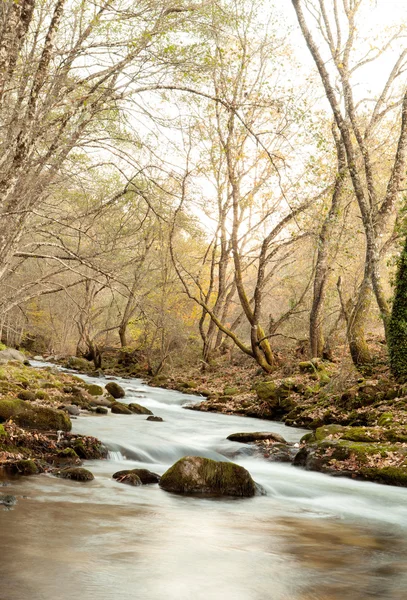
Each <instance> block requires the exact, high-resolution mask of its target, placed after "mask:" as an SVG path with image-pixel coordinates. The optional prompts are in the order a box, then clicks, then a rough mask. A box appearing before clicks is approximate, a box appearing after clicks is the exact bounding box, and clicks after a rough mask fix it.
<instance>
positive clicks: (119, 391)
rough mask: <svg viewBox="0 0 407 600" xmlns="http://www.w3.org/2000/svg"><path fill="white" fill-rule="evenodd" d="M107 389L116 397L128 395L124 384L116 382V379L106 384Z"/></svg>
mask: <svg viewBox="0 0 407 600" xmlns="http://www.w3.org/2000/svg"><path fill="white" fill-rule="evenodd" d="M106 389H107V391H108V392H109V394H110V395H111V396H113V398H116V399H117V398H124V397H125V395H126V392H125V391H124V389H123V388H122V386H121V385H119V384H118V383H116V382H115V381H109V383H108V384H106Z"/></svg>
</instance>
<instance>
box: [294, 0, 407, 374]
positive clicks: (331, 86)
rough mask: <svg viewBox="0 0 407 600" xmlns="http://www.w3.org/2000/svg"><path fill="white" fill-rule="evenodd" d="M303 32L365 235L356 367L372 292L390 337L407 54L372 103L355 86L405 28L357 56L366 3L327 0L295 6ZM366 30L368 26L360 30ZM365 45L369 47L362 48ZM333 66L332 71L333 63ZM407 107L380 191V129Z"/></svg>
mask: <svg viewBox="0 0 407 600" xmlns="http://www.w3.org/2000/svg"><path fill="white" fill-rule="evenodd" d="M292 4H293V7H294V10H295V12H296V15H297V19H298V23H299V25H300V28H301V31H302V34H303V36H304V39H305V41H306V43H307V46H308V49H309V50H310V52H311V55H312V58H313V60H314V62H315V64H316V67H317V69H318V72H319V75H320V78H321V81H322V84H323V87H324V90H325V93H326V97H327V100H328V102H329V105H330V108H331V110H332V114H333V116H334V120H335V123H336V126H337V128H338V131H339V133H340V137H341V143H342V144H343V147H344V150H345V153H346V165H347V170H348V173H349V177H350V179H351V181H352V186H353V190H354V194H355V197H356V200H357V203H358V206H359V210H360V214H361V218H362V223H363V227H364V231H365V237H366V257H365V270H364V277H363V280H362V282H361V284H360V288H359V293H358V297H357V301H356V302H355V305H354V308H353V311H352V314H351V316H350V319H349V327H348V337H349V342H350V350H351V354H352V358H353V360H354V362H355V364H356V365H364V364H367V363H369V362H370V353H369V351H368V348H367V344H366V342H365V339H364V334H363V330H364V326H363V325H364V321H365V319H366V316H367V314H368V311H369V305H370V291H371V289H372V288H373V291H374V295H375V298H376V302H377V305H378V307H379V310H380V313H381V316H382V318H383V323H384V327H385V331H386V333H387V326H388V322H389V317H390V309H389V304H388V301H387V298H386V293H385V290H384V287H383V282H382V277H381V273H380V254H381V237H382V235H383V234H384V232H385V230H386V227H387V225H388V223H389V219H390V217H391V215H392V213H393V211H394V208H395V205H396V202H397V199H398V196H399V192H400V190H401V188H402V182H403V179H404V175H405V167H406V151H407V120H406V118H405V116H406V114H407V91H406V88H405V85H404V86H402V88H401V91H400V90H399V89H397V83H398V81H399V78H400V77H401V76H402V75H403V73H404V70H405V67H406V64H407V50H406V49H401V50H400V51H399V55H398V58H397V60H396V61H395V63H394V66H393V67H392V69H391V71H390V73H389V75H388V77H387V80H386V81H385V83H384V85H383V88H382V90H381V91H380V92H379V94H378V95H377V97H376V98H374V101H373V102H372V103H371V102H370V100H371V99H369V98H367V99H366V98H362V99H361V100H359V101H357V100H356V99H355V91H354V90H355V88H354V84H353V80H354V79H355V73H356V74H358V73H359V70H360V69H361V68H362V67H364V66H365V65H367V64H370V63H372V62H373V61H374V60H377V59H378V58H379V57H380V56H381V55H382V54H383V53H384V52H386V50H389V49H391V48H392V45H393V44H395V43H396V41H397V39H398V36H399V35H400V33H401V31H402V30H403V27H402V26H401V27H400V29H399V30H398V31H397V32H396V33H395V34H394V35H392V36H391V37H390V39H388V40H387V42H386V43H384V44H383V45H382V46H381V47H379V48H376V47H374V46H373V47H372V46H371V47H370V48H368V49H367V50H366V53H365V54H364V56H362V57H357V56H355V54H356V38H357V31H358V27H357V17H358V16H359V15H360V13H361V7H362V5H363V6H366V5H367V4H368V2H367V1H365V2H362V0H347V1H346V2H343V3H342V2H339V1H338V0H332V2H330V10H328V9H327V8H326V3H325V0H315V1H313V2H307V3H304V2H303V0H292ZM304 5H305V6H306V7H307V8H308V9H309V14H311V15H312V16H313V17H314V18H315V27H314V31H313V30H312V29H311V28H310V26H309V25H308V23H307V20H306V17H305V14H304V11H303V6H304ZM359 29H361V30H362V31H363V27H359ZM361 46H362V47H363V43H362V44H361ZM324 56H326V57H329V60H330V61H331V63H330V64H331V70H329V67H328V64H327V60H326V58H324ZM399 108H401V111H400V114H401V117H402V118H401V129H400V130H399V133H398V135H397V140H396V148H395V150H394V151H393V152H392V156H391V157H389V169H388V175H387V184H386V185H384V186H383V185H382V182H381V181H380V177H379V176H381V175H382V173H381V171H380V169H378V163H377V162H376V160H375V155H376V154H377V153H378V152H381V153H382V152H383V149H382V148H380V149H379V148H377V147H374V146H373V147H372V140H373V139H374V134H375V131H376V130H377V128H378V127H379V126H382V127H383V125H384V123H386V119H389V118H393V119H394V112H395V111H396V110H398V109H399Z"/></svg>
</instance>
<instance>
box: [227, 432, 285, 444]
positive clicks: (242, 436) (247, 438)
mask: <svg viewBox="0 0 407 600" xmlns="http://www.w3.org/2000/svg"><path fill="white" fill-rule="evenodd" d="M227 439H228V440H230V441H231V442H241V443H242V444H248V443H250V442H260V441H263V440H272V441H274V442H280V443H281V444H285V443H286V441H285V439H284V438H283V437H282V436H281V435H279V434H278V433H273V432H272V431H256V432H253V433H247V432H244V433H231V434H230V435H228V437H227Z"/></svg>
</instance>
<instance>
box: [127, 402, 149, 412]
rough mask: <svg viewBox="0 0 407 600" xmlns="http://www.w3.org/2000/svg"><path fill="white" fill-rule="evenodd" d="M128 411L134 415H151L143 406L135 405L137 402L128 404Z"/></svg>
mask: <svg viewBox="0 0 407 600" xmlns="http://www.w3.org/2000/svg"><path fill="white" fill-rule="evenodd" d="M129 409H130V410H131V412H132V413H134V414H135V415H152V414H153V413H152V412H151V410H149V409H148V408H146V407H145V406H141V404H137V402H131V403H130V404H129Z"/></svg>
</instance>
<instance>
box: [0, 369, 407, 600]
mask: <svg viewBox="0 0 407 600" xmlns="http://www.w3.org/2000/svg"><path fill="white" fill-rule="evenodd" d="M34 364H35V366H40V363H34ZM83 379H85V380H86V381H88V382H94V383H98V384H103V383H106V381H103V378H97V379H95V378H91V377H86V376H83ZM117 382H118V383H119V384H120V385H122V386H123V387H124V388H125V389H126V398H125V399H124V400H123V401H124V402H138V403H140V404H142V405H144V406H146V407H147V408H150V409H151V410H152V411H153V412H154V414H156V415H158V416H161V417H163V419H164V422H163V423H160V422H150V421H146V417H145V415H131V416H130V415H113V414H109V415H108V416H104V415H91V416H81V417H79V418H78V419H76V420H74V421H73V431H74V432H75V433H81V434H87V435H94V436H96V437H97V438H99V439H100V440H102V441H103V442H104V443H105V445H106V446H107V447H108V448H109V458H108V460H105V461H87V462H86V463H85V466H86V467H87V468H89V469H90V470H91V471H92V472H93V473H94V475H95V480H94V481H93V482H90V483H86V484H81V483H76V482H72V481H67V480H61V479H56V478H54V477H52V476H49V475H40V476H37V477H30V478H21V479H19V480H17V481H15V482H13V483H12V485H11V486H9V487H7V488H4V491H5V492H6V493H10V494H14V495H16V496H17V498H18V503H17V505H16V506H15V507H14V508H13V509H12V510H6V509H1V508H0V599H1V600H72V599H75V598H80V599H81V600H311V599H313V600H344V599H346V600H368V599H373V598H375V599H379V600H406V598H407V553H406V550H407V544H406V538H407V489H401V488H395V487H387V486H380V485H377V484H371V483H362V482H356V481H352V480H349V479H341V478H332V477H328V476H325V475H321V474H318V473H309V472H306V471H303V470H301V469H298V468H295V467H292V466H288V465H285V464H277V463H272V462H268V461H266V460H264V459H261V458H255V457H252V456H250V446H246V445H244V444H238V443H236V442H229V441H228V440H227V439H226V437H227V436H228V435H229V434H230V433H235V432H238V431H258V430H260V431H261V430H263V431H264V430H269V431H275V432H277V433H280V434H281V435H283V437H285V438H286V439H287V440H289V441H293V442H297V441H298V440H299V439H300V437H301V436H302V435H303V433H304V431H303V430H301V429H295V428H288V427H285V426H284V425H283V424H282V423H275V422H269V421H259V420H258V419H249V418H245V417H237V416H225V415H218V414H213V413H200V412H195V411H189V410H185V409H184V408H183V405H184V404H186V403H191V402H196V401H197V400H198V399H197V398H196V396H188V395H184V394H181V393H179V392H174V391H169V390H164V389H160V388H151V387H148V386H147V385H145V384H144V383H143V382H142V381H141V380H137V379H120V378H118V379H117ZM188 454H192V455H200V456H207V457H209V458H214V459H217V460H233V461H234V462H237V463H239V464H241V465H243V466H244V467H246V468H247V469H248V470H249V471H250V473H251V474H252V476H253V478H254V479H255V480H256V481H257V482H258V483H260V484H261V485H262V486H263V487H264V488H265V489H266V490H267V495H266V496H258V497H255V498H251V499H222V500H220V499H203V498H196V497H182V496H176V495H172V494H168V493H166V492H164V491H162V490H161V489H160V488H159V487H158V486H156V485H152V486H142V487H134V488H133V487H131V486H126V485H123V484H119V483H117V482H116V481H114V480H113V479H112V477H111V476H112V474H113V473H114V472H115V471H118V470H120V469H125V468H134V467H136V466H137V467H146V468H148V469H150V470H152V471H155V472H157V473H163V472H164V471H165V470H166V469H167V468H168V467H169V466H170V465H172V464H173V463H174V462H175V461H176V460H177V459H178V458H180V457H182V456H185V455H188Z"/></svg>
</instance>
